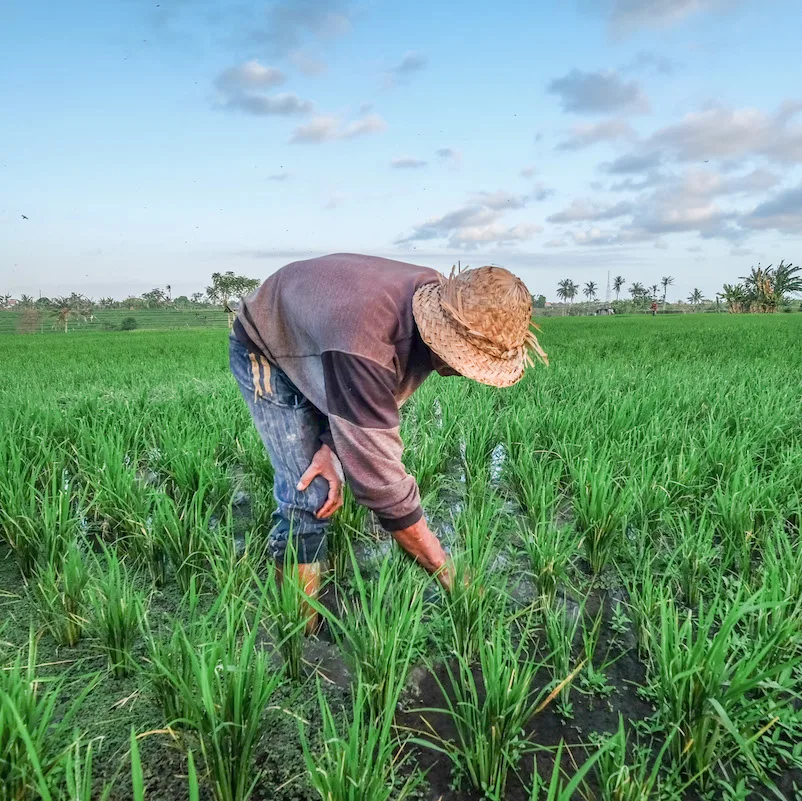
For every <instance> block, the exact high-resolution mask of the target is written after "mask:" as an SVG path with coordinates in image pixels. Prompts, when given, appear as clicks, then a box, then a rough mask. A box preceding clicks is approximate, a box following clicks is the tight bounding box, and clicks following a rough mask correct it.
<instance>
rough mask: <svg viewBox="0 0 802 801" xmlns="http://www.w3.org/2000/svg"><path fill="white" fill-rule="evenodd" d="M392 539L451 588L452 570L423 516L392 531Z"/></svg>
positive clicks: (438, 541)
mask: <svg viewBox="0 0 802 801" xmlns="http://www.w3.org/2000/svg"><path fill="white" fill-rule="evenodd" d="M392 535H393V539H394V540H395V541H396V542H397V543H398V544H399V545H400V546H401V547H402V548H403V549H404V550H405V551H406V552H407V553H408V554H409V555H410V556H411V557H412V558H413V559H414V560H415V561H416V562H417V563H418V564H419V565H420V566H421V567H423V568H424V569H425V570H427V571H428V572H429V573H437V577H438V579H439V580H440V583H441V584H442V585H443V586H444V587H445V588H446V589H451V583H452V581H451V579H452V573H453V570H452V568H451V564H450V562H449V559H448V556H446V552H445V551H444V550H443V546H442V545H441V544H440V540H438V539H437V537H436V536H435V535H434V534H433V533H432V530H431V529H430V528H429V525H428V524H427V522H426V518H425V517H421V519H420V520H418V522H417V523H414V524H413V525H411V526H409V527H407V528H402V529H399V530H398V531H393V532H392Z"/></svg>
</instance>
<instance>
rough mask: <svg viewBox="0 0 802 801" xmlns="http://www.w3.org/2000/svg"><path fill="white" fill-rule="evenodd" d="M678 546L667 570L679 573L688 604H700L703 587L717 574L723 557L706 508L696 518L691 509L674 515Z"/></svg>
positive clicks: (683, 595)
mask: <svg viewBox="0 0 802 801" xmlns="http://www.w3.org/2000/svg"><path fill="white" fill-rule="evenodd" d="M669 528H670V530H671V532H672V533H673V538H674V550H673V553H672V554H671V557H670V559H669V562H668V566H667V571H668V572H673V573H674V574H675V575H676V580H677V583H678V584H679V588H680V592H681V593H682V598H683V600H684V601H685V603H686V604H687V605H688V606H696V605H697V604H698V603H699V600H700V598H701V596H702V591H703V590H704V589H705V588H706V587H707V586H708V584H709V582H710V581H711V580H712V579H713V577H714V576H715V575H716V572H717V571H716V568H717V564H718V559H719V553H718V548H717V546H716V543H715V531H714V527H713V524H712V521H711V520H710V518H709V516H708V515H707V513H706V512H704V511H703V512H702V514H701V516H700V517H697V518H693V517H691V515H690V514H689V513H687V512H685V513H684V514H682V515H679V516H677V517H675V518H672V519H671V520H670V522H669Z"/></svg>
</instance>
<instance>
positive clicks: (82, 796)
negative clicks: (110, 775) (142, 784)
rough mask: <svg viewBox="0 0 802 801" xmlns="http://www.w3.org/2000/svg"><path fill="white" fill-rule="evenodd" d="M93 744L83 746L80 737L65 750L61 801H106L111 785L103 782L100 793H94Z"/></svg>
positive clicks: (90, 742)
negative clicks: (63, 793)
mask: <svg viewBox="0 0 802 801" xmlns="http://www.w3.org/2000/svg"><path fill="white" fill-rule="evenodd" d="M93 751H94V742H93V741H92V740H90V741H89V742H88V743H86V744H84V742H83V740H82V738H81V737H77V738H76V740H75V742H74V743H73V744H72V745H71V746H70V747H69V748H68V749H67V751H66V753H65V754H64V758H63V765H62V768H63V771H64V791H65V795H64V796H63V801H106V799H108V797H109V796H110V795H111V792H112V790H113V789H114V788H113V785H112V783H111V782H105V783H104V785H103V787H102V788H101V790H100V793H97V792H95V788H94V776H93V773H92V765H93V756H94V755H93Z"/></svg>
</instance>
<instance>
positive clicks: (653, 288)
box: [649, 284, 657, 300]
mask: <svg viewBox="0 0 802 801" xmlns="http://www.w3.org/2000/svg"><path fill="white" fill-rule="evenodd" d="M649 297H650V298H651V299H652V300H657V284H652V285H651V286H650V287H649Z"/></svg>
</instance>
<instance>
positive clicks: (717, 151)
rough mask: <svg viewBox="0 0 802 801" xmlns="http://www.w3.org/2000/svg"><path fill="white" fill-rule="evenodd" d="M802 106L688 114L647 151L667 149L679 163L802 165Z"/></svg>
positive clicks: (653, 140)
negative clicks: (757, 160) (799, 120)
mask: <svg viewBox="0 0 802 801" xmlns="http://www.w3.org/2000/svg"><path fill="white" fill-rule="evenodd" d="M800 110H802V104H801V103H796V102H786V103H783V104H782V105H781V106H780V107H779V108H778V109H777V111H775V112H774V113H773V114H766V113H764V112H762V111H759V110H758V109H755V108H742V109H733V108H727V107H725V106H715V107H713V108H708V109H705V110H703V111H697V112H692V113H690V114H687V115H686V116H685V117H684V118H683V119H682V120H681V121H680V122H679V123H676V124H675V125H667V126H666V127H664V128H661V129H660V130H658V131H656V132H655V133H654V134H652V135H651V136H650V137H649V139H648V140H647V142H646V146H647V148H655V147H657V148H664V149H666V150H668V151H669V152H671V153H672V154H673V155H674V156H675V158H677V159H678V160H679V161H688V162H690V161H696V162H698V161H703V160H704V159H713V158H715V159H733V158H735V159H737V158H746V157H748V156H752V155H759V156H765V157H766V158H767V159H769V160H771V161H776V162H779V163H783V164H795V163H800V162H802V125H799V124H794V123H793V119H794V117H795V116H796V115H797V114H798V113H799V111H800Z"/></svg>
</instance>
